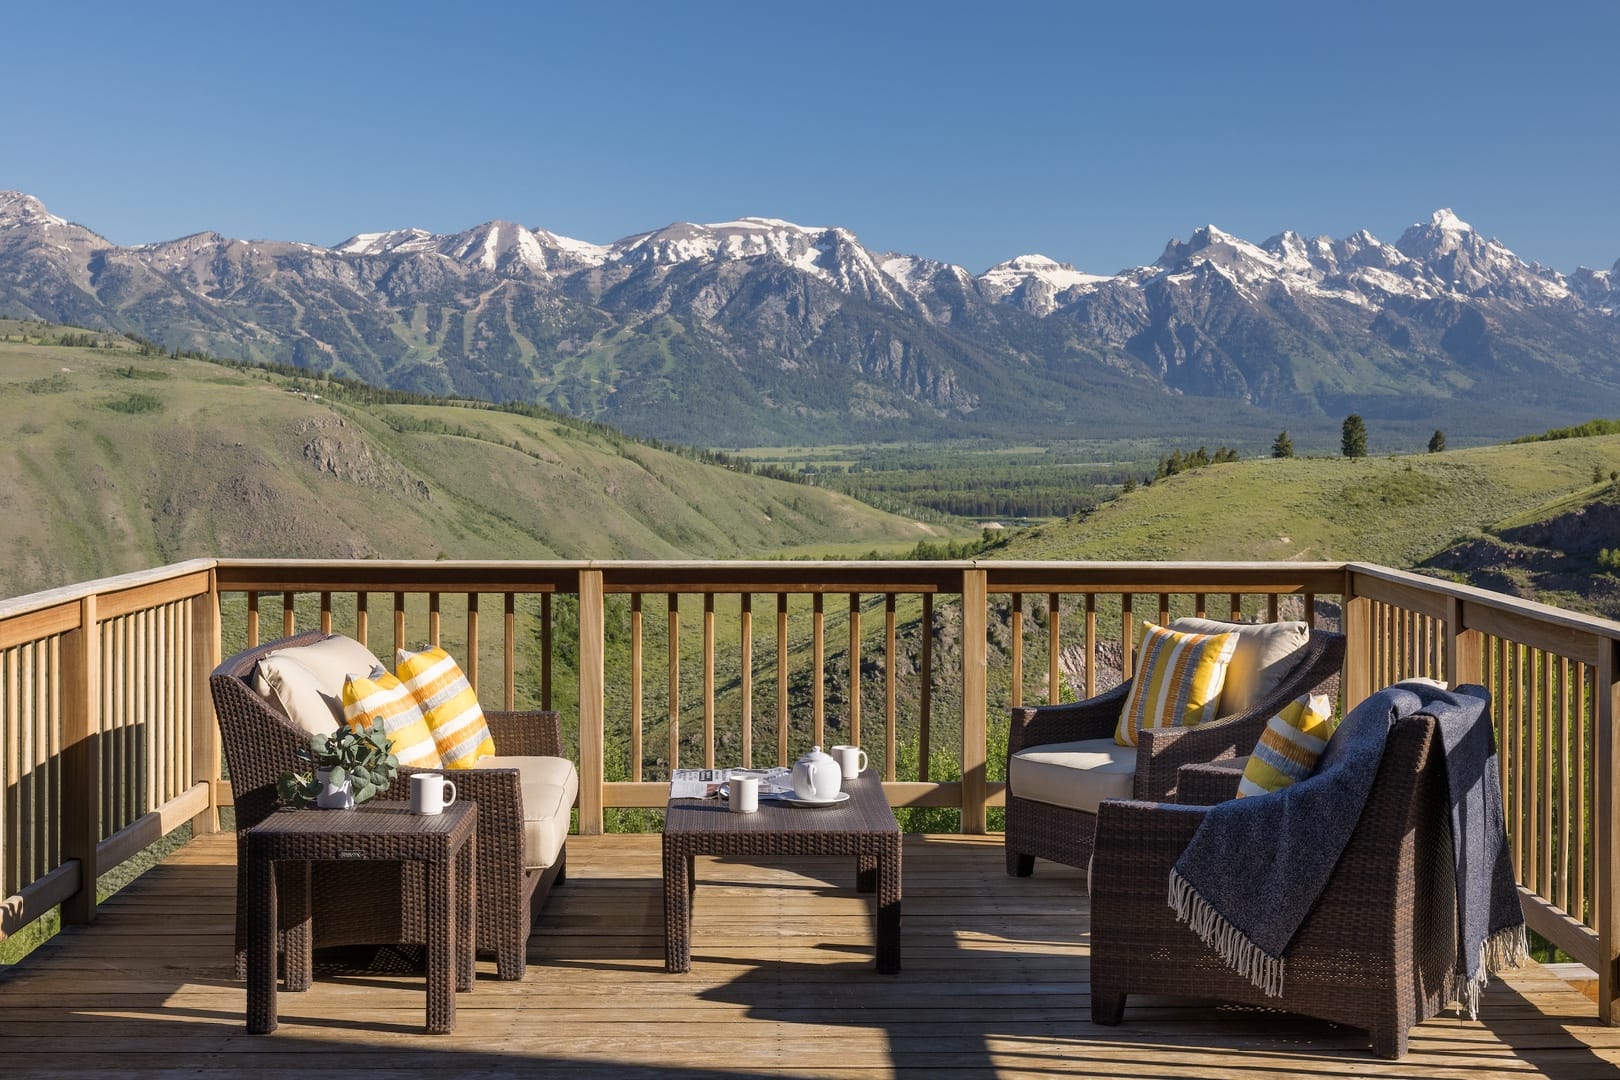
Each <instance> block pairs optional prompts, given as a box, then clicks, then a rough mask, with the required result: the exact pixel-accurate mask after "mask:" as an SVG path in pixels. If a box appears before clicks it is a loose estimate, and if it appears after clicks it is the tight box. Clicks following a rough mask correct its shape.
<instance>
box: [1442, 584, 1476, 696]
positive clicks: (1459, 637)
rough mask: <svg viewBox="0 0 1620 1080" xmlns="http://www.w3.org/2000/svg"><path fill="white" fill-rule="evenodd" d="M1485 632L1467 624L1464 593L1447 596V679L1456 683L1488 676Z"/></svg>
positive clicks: (1472, 681) (1453, 684) (1474, 681)
mask: <svg viewBox="0 0 1620 1080" xmlns="http://www.w3.org/2000/svg"><path fill="white" fill-rule="evenodd" d="M1484 650H1485V635H1483V634H1481V633H1480V632H1479V631H1478V630H1468V629H1465V628H1464V627H1463V602H1462V598H1461V597H1457V596H1451V597H1447V598H1446V643H1445V652H1446V655H1445V660H1446V681H1447V682H1449V683H1450V684H1451V685H1452V686H1457V685H1459V684H1461V683H1476V684H1477V683H1481V682H1483V681H1484V679H1485V651H1484Z"/></svg>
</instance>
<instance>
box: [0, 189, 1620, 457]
mask: <svg viewBox="0 0 1620 1080" xmlns="http://www.w3.org/2000/svg"><path fill="white" fill-rule="evenodd" d="M1617 279H1620V263H1616V265H1615V267H1614V268H1613V269H1611V270H1589V269H1584V268H1583V269H1581V270H1578V271H1576V272H1575V273H1574V274H1573V275H1572V276H1571V277H1570V278H1568V279H1566V278H1565V277H1564V276H1563V275H1561V274H1559V273H1558V272H1556V271H1554V270H1551V269H1549V268H1547V267H1544V266H1539V265H1536V264H1533V263H1528V262H1526V261H1524V260H1523V259H1520V258H1519V257H1518V256H1517V255H1515V254H1514V253H1513V252H1512V251H1511V250H1509V249H1508V248H1507V247H1506V246H1505V245H1503V244H1502V243H1501V242H1500V241H1498V240H1495V239H1488V238H1486V237H1485V236H1483V235H1482V234H1481V233H1479V232H1478V231H1476V230H1475V229H1473V228H1472V227H1471V226H1469V225H1468V224H1467V223H1466V222H1464V221H1462V220H1461V219H1460V218H1459V217H1458V216H1457V215H1456V214H1455V213H1453V212H1452V211H1450V210H1440V211H1437V212H1436V213H1434V215H1433V216H1432V217H1430V218H1429V219H1428V220H1427V221H1425V222H1419V223H1417V224H1414V225H1413V226H1411V227H1410V228H1408V229H1407V230H1406V231H1405V232H1404V233H1403V234H1402V235H1401V237H1400V238H1399V239H1398V240H1397V241H1396V242H1395V243H1393V244H1391V243H1387V242H1385V241H1382V240H1380V239H1378V238H1377V237H1375V236H1373V235H1372V234H1371V233H1369V232H1367V231H1365V230H1363V231H1360V232H1357V233H1354V234H1352V235H1350V236H1347V237H1345V238H1343V239H1332V238H1329V237H1315V238H1306V237H1303V236H1300V235H1299V234H1297V233H1294V232H1283V233H1280V234H1278V235H1276V236H1273V237H1271V238H1270V239H1267V240H1265V241H1263V242H1260V243H1254V242H1252V241H1249V240H1245V239H1243V238H1241V237H1237V236H1234V235H1232V234H1230V233H1227V232H1224V231H1222V230H1221V229H1219V228H1217V227H1216V226H1214V225H1206V226H1204V227H1202V228H1199V229H1197V230H1194V231H1193V233H1192V234H1191V235H1190V236H1189V237H1187V238H1186V239H1185V240H1180V239H1176V240H1171V241H1170V242H1169V243H1168V244H1166V246H1165V248H1164V250H1163V252H1162V253H1161V255H1160V256H1159V258H1158V259H1157V260H1156V261H1155V262H1153V263H1152V264H1150V265H1143V266H1137V267H1133V268H1129V269H1126V270H1121V271H1118V272H1116V273H1111V274H1101V273H1092V272H1088V271H1087V270H1085V269H1082V268H1077V267H1075V266H1072V265H1069V264H1067V263H1060V262H1057V261H1055V260H1053V259H1050V258H1048V257H1046V256H1043V255H1037V254H1027V255H1021V256H1019V257H1017V258H1013V259H1009V260H1007V261H1006V262H1002V263H998V264H997V265H995V266H993V267H991V268H989V269H988V270H987V271H985V272H984V273H983V274H978V275H975V274H973V273H971V272H970V271H969V270H967V269H965V268H963V267H960V266H955V265H952V264H950V263H947V262H943V261H940V260H936V259H930V258H927V257H925V256H921V255H912V254H905V253H896V252H873V251H870V250H868V249H867V248H866V247H865V246H864V245H863V244H862V243H861V241H860V239H859V238H858V237H857V236H856V235H855V234H854V233H852V232H851V231H849V230H848V229H844V228H839V227H836V226H804V225H798V224H794V223H793V222H789V221H783V220H780V219H776V218H766V217H744V218H739V219H736V220H733V221H725V222H719V223H714V224H694V223H688V222H677V223H674V224H671V225H668V226H665V227H663V228H660V229H656V230H653V231H650V232H646V233H640V234H636V235H633V236H629V237H625V238H623V239H621V240H617V241H614V242H612V243H608V244H598V243H592V242H588V241H584V240H578V239H572V238H569V237H566V236H562V235H559V234H556V233H553V232H551V231H548V230H546V229H543V228H539V227H536V226H532V225H523V224H517V223H513V222H509V221H490V222H486V223H484V224H482V225H478V226H475V227H473V228H470V229H467V230H465V231H463V232H459V233H451V234H438V233H431V232H428V231H426V230H422V229H412V228H406V229H396V230H391V231H382V232H368V233H360V234H357V235H355V236H352V237H350V238H349V239H347V240H345V241H343V242H341V243H339V244H337V245H335V246H334V247H330V248H325V247H320V246H317V245H310V244H298V243H290V242H285V241H272V240H255V241H243V240H235V239H231V238H228V237H225V236H222V235H220V234H218V233H213V232H202V233H197V234H194V235H192V236H187V237H183V238H180V239H178V240H172V241H166V242H163V243H157V244H147V245H142V246H139V247H118V246H116V245H113V244H111V243H110V242H108V241H107V240H105V239H104V238H102V237H100V236H98V235H96V234H95V233H94V232H92V231H90V230H89V229H86V228H84V227H82V226H79V225H75V224H72V223H71V222H69V221H67V220H65V219H63V218H61V217H58V216H56V215H54V214H52V213H50V212H49V211H48V210H47V209H46V208H45V206H44V205H43V204H42V203H41V202H40V201H39V200H38V199H35V198H33V197H32V196H29V195H25V194H22V193H20V192H0V315H17V316H28V317H41V318H47V319H52V320H56V321H63V322H75V323H82V324H88V325H92V326H105V327H109V328H114V329H125V330H130V331H132V332H135V333H139V334H140V335H142V336H144V337H148V338H152V339H155V340H159V341H162V342H164V343H166V344H173V345H178V346H181V347H185V348H204V349H207V350H208V351H210V352H213V353H216V354H219V355H235V356H246V357H253V358H262V359H274V360H280V361H288V362H293V363H299V364H305V365H308V366H311V367H317V368H322V369H335V370H338V371H342V372H348V373H353V374H355V375H358V376H360V377H362V378H366V379H368V380H371V381H375V382H386V383H390V384H393V385H398V386H403V387H407V388H411V389H421V390H431V391H438V392H454V393H458V394H467V395H471V396H479V397H485V398H491V399H497V400H507V399H522V400H540V401H543V402H546V403H549V404H551V405H553V406H556V407H559V408H563V409H565V410H568V411H572V412H575V413H579V414H581V415H586V416H592V417H600V418H603V419H606V420H609V421H610V422H613V423H616V424H619V425H620V426H624V427H627V428H630V429H632V430H635V431H638V432H641V433H646V434H652V435H657V436H662V437H669V438H676V439H684V440H687V441H696V442H709V443H713V442H717V441H735V442H762V441H772V440H777V439H781V440H788V441H792V440H799V439H803V438H806V437H810V436H814V437H815V438H816V439H818V440H821V441H825V440H826V438H829V437H840V438H842V437H850V438H856V437H859V438H873V437H896V436H898V435H901V434H908V435H909V434H914V433H922V432H927V433H933V434H937V433H939V432H940V431H941V429H942V428H945V429H952V430H955V429H958V428H960V429H963V430H976V431H986V432H988V431H1000V430H1009V429H1018V428H1020V427H1021V426H1022V425H1025V424H1028V423H1032V422H1036V420H1037V418H1040V420H1039V422H1040V423H1044V424H1049V425H1054V426H1055V429H1054V434H1055V433H1057V432H1059V431H1074V430H1080V429H1084V430H1087V431H1092V430H1095V425H1096V424H1097V423H1098V422H1107V421H1109V420H1111V419H1117V418H1119V417H1121V416H1125V417H1130V416H1140V415H1143V414H1145V413H1155V412H1162V411H1163V410H1164V409H1170V410H1172V411H1175V410H1178V409H1179V410H1182V411H1184V412H1187V413H1188V414H1189V415H1195V416H1196V415H1200V414H1207V413H1208V406H1207V405H1205V406H1198V407H1194V402H1193V399H1194V398H1198V397H1204V398H1209V397H1213V398H1221V399H1226V400H1228V401H1232V402H1234V403H1235V405H1236V406H1238V407H1252V408H1254V409H1259V410H1271V411H1274V412H1281V413H1284V414H1286V415H1289V416H1304V417H1307V418H1308V417H1317V418H1321V419H1322V420H1323V421H1324V422H1326V421H1327V420H1328V419H1329V418H1332V417H1335V416H1341V415H1342V413H1343V412H1345V411H1348V410H1350V409H1356V410H1359V411H1361V412H1362V413H1363V415H1364V416H1366V417H1367V418H1369V419H1372V420H1376V419H1378V418H1379V417H1381V416H1383V417H1388V418H1390V422H1392V423H1393V422H1396V420H1397V419H1398V418H1410V419H1411V420H1412V422H1413V423H1415V424H1420V425H1421V424H1427V423H1430V422H1431V420H1433V419H1434V417H1437V416H1445V415H1449V414H1450V412H1457V413H1458V414H1459V415H1461V416H1463V417H1464V419H1463V420H1462V421H1461V422H1462V423H1464V424H1466V423H1470V422H1473V423H1477V424H1479V425H1482V426H1483V425H1486V424H1495V425H1498V426H1500V425H1501V424H1502V423H1509V422H1513V423H1516V422H1517V421H1516V420H1515V421H1508V420H1505V419H1503V417H1504V410H1507V411H1508V412H1513V411H1514V410H1515V409H1517V410H1518V412H1517V413H1514V415H1518V414H1519V413H1524V414H1526V415H1530V414H1534V415H1535V416H1537V417H1540V416H1541V415H1542V414H1543V413H1545V414H1546V416H1547V419H1548V423H1551V422H1561V421H1563V420H1565V419H1569V418H1570V417H1572V416H1574V417H1576V418H1584V416H1585V414H1589V413H1591V412H1592V411H1593V410H1594V409H1596V410H1599V411H1604V410H1607V411H1615V412H1620V371H1617V369H1616V364H1615V361H1614V357H1615V356H1617V355H1620V297H1617V288H1616V281H1617ZM1518 388H1523V392H1522V393H1521V392H1520V391H1519V389H1518ZM1167 391H1168V393H1169V394H1170V395H1171V396H1170V397H1168V398H1167V397H1166V392H1167ZM1504 392H1506V393H1507V394H1508V397H1509V400H1510V401H1511V407H1510V406H1509V405H1505V404H1503V400H1504V398H1503V395H1504ZM1487 400H1489V401H1491V402H1492V404H1491V405H1490V406H1489V407H1488V408H1482V407H1480V404H1479V403H1480V402H1482V401H1487ZM1155 401H1157V402H1158V403H1159V404H1157V405H1154V404H1153V402H1155ZM1122 402H1124V403H1126V404H1125V405H1123V406H1122V405H1121V403H1122ZM1465 406H1466V407H1465ZM1577 414H1580V415H1579V416H1577ZM1257 415H1259V414H1257ZM1255 422H1256V423H1262V422H1263V423H1269V422H1270V421H1269V420H1264V421H1262V420H1256V421H1255ZM1301 422H1308V421H1301ZM1529 423H1531V425H1532V426H1535V425H1539V426H1543V427H1544V426H1547V423H1542V422H1541V420H1540V419H1536V420H1534V421H1529ZM1293 426H1295V427H1297V426H1299V425H1298V423H1296V424H1295V425H1293ZM1454 427H1455V425H1454ZM1457 430H1459V433H1460V430H1461V429H1457ZM732 435H735V436H736V438H735V439H734V440H733V439H731V436H732Z"/></svg>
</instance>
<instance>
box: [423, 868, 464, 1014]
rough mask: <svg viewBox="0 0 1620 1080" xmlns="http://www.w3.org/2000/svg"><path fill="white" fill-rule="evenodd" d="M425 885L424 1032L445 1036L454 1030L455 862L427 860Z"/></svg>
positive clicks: (456, 905)
mask: <svg viewBox="0 0 1620 1080" xmlns="http://www.w3.org/2000/svg"><path fill="white" fill-rule="evenodd" d="M423 870H424V872H425V877H426V879H427V880H426V884H427V953H428V963H427V1030H428V1034H430V1035H448V1034H449V1033H450V1032H452V1031H454V1030H455V1029H456V988H455V978H456V956H455V953H456V941H457V938H456V908H457V907H459V906H460V905H459V904H458V903H456V899H457V897H456V894H455V887H456V877H457V874H456V860H455V859H454V858H449V857H447V858H439V859H428V860H426V861H425V862H424V864H423Z"/></svg>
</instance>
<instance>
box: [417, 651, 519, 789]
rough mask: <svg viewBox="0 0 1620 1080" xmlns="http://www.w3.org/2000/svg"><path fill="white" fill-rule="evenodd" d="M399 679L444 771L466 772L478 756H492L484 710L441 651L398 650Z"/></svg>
mask: <svg viewBox="0 0 1620 1080" xmlns="http://www.w3.org/2000/svg"><path fill="white" fill-rule="evenodd" d="M395 669H396V670H397V671H398V672H399V677H400V678H401V679H402V680H403V681H404V683H405V685H406V686H407V687H409V688H410V691H411V693H412V694H413V695H415V697H416V701H417V704H419V705H421V707H422V715H423V716H425V717H427V725H428V727H429V728H430V729H431V730H432V732H433V741H434V742H435V743H436V744H437V745H438V748H439V757H440V758H441V759H442V760H443V761H444V767H445V768H447V769H470V768H472V767H473V762H475V761H477V760H478V759H479V758H482V757H494V756H495V740H493V739H492V738H490V734H489V724H488V723H487V722H486V721H485V720H484V710H483V709H482V708H480V707H479V705H478V695H477V694H476V693H474V692H473V688H472V684H471V683H469V682H468V681H467V676H465V675H463V674H462V673H461V665H459V664H457V663H456V661H455V659H454V658H453V657H452V656H451V655H450V654H449V653H447V652H445V651H444V650H443V649H439V648H432V649H427V650H424V651H423V652H419V653H413V652H406V651H405V650H404V649H401V650H399V663H398V664H396V665H395Z"/></svg>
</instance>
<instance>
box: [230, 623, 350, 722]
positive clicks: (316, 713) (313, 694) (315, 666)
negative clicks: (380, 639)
mask: <svg viewBox="0 0 1620 1080" xmlns="http://www.w3.org/2000/svg"><path fill="white" fill-rule="evenodd" d="M381 667H382V662H381V661H380V660H378V659H377V657H376V656H374V655H373V654H372V652H371V650H369V649H367V648H366V647H365V646H364V645H362V644H360V643H359V642H358V641H356V640H354V639H353V638H349V637H344V636H342V635H341V634H333V635H331V636H330V637H327V638H324V639H323V640H321V641H317V642H315V643H313V644H311V645H299V646H297V647H296V648H291V649H277V650H276V651H275V652H273V653H269V654H267V655H266V656H264V657H263V658H262V659H260V661H259V663H258V670H257V671H256V672H255V674H254V676H253V689H254V690H255V691H257V692H258V695H259V696H260V697H262V698H264V699H265V700H266V701H269V702H270V703H271V704H272V705H275V706H277V707H278V708H279V709H281V711H282V712H283V713H285V714H286V716H287V718H288V719H289V720H291V721H292V722H293V723H295V724H297V725H298V726H299V727H301V728H303V729H304V730H305V731H308V732H309V733H310V734H312V735H318V734H324V733H326V732H331V731H336V730H337V728H338V725H339V724H340V723H342V721H343V681H344V680H345V679H346V678H348V677H349V676H350V675H370V674H371V673H372V672H373V671H375V670H377V669H378V668H381Z"/></svg>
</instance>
